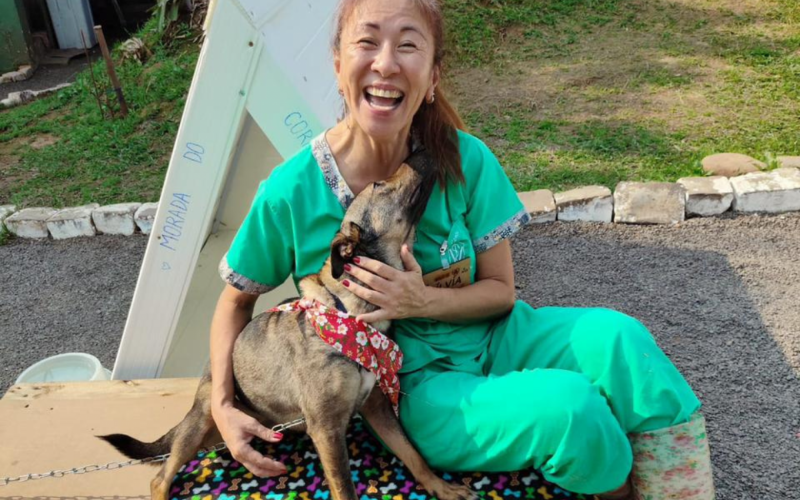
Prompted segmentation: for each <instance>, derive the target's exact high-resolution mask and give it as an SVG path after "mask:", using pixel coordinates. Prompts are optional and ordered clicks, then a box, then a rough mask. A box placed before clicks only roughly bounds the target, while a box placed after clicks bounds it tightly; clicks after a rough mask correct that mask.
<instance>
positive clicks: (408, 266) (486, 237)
mask: <svg viewBox="0 0 800 500" xmlns="http://www.w3.org/2000/svg"><path fill="white" fill-rule="evenodd" d="M443 43H444V37H443V23H442V14H441V6H440V4H439V2H438V1H436V0H343V1H342V3H341V5H340V7H339V11H338V18H337V23H336V26H335V37H334V41H333V54H334V70H335V72H336V77H337V80H338V84H339V90H340V93H341V95H342V97H343V100H344V104H345V109H346V112H345V117H344V119H343V120H342V121H341V122H339V123H338V124H337V125H336V126H334V127H333V128H331V129H330V130H327V131H326V132H324V133H322V134H321V135H320V136H319V137H317V138H316V139H315V140H314V141H313V144H312V145H311V146H309V147H306V148H304V149H303V150H301V151H300V152H299V153H297V154H296V155H295V156H294V157H292V158H290V159H289V160H287V161H286V162H285V163H284V164H283V165H282V166H280V167H278V168H277V169H275V171H274V172H273V173H272V175H271V176H270V177H269V179H267V180H266V181H265V182H263V183H262V185H261V186H260V188H259V191H258V193H257V195H256V198H255V200H254V202H253V206H252V208H251V211H250V213H249V214H248V216H247V218H246V220H245V221H244V223H243V225H242V227H241V229H240V230H239V233H238V234H237V236H236V238H235V240H234V242H233V244H232V245H231V248H230V250H229V252H228V254H227V255H226V257H225V258H224V259H223V261H222V263H221V265H220V269H221V273H222V276H223V278H224V279H225V280H226V281H227V283H228V284H229V285H230V286H227V287H226V289H225V291H224V292H223V294H222V296H221V297H220V300H219V303H218V305H217V309H216V313H215V315H214V320H213V323H212V328H211V368H212V378H213V381H214V385H213V391H212V408H213V412H212V413H213V417H214V420H215V422H216V424H217V426H218V427H219V429H220V431H221V433H222V436H223V438H224V439H225V441H226V442H227V443H228V445H229V447H230V449H231V452H232V453H233V456H234V457H235V458H236V459H237V460H239V461H240V462H242V463H244V464H245V465H246V466H247V467H248V469H250V470H251V471H252V472H254V473H255V474H258V475H262V476H266V475H275V474H279V473H282V472H284V471H285V468H284V467H283V465H282V464H279V463H277V462H275V461H272V460H270V459H268V458H266V457H263V456H261V455H260V454H258V453H257V452H255V450H253V449H252V448H251V447H250V446H249V444H248V443H249V441H250V439H251V438H252V437H253V436H259V437H262V438H265V439H269V438H270V437H271V431H269V430H268V429H266V428H264V427H263V426H261V425H260V424H258V423H257V422H256V421H254V420H252V419H251V418H249V417H247V416H246V415H245V414H243V413H241V412H240V411H238V410H237V409H236V408H235V407H234V405H233V400H234V390H233V374H232V368H231V352H232V349H233V344H234V341H235V339H236V337H237V335H238V334H239V332H240V331H241V330H242V328H243V327H244V325H245V324H246V323H247V322H248V321H249V320H250V318H251V316H252V313H253V306H254V303H255V299H256V297H257V296H258V294H261V293H264V292H267V291H269V290H270V289H272V288H274V287H275V286H277V285H279V284H281V283H282V282H283V281H284V280H285V279H286V278H287V277H288V276H289V275H294V276H295V277H297V278H300V277H303V276H305V275H308V274H312V273H316V272H319V270H320V269H321V267H322V265H323V263H324V261H325V259H326V257H327V256H328V255H329V249H330V241H331V240H332V238H333V235H334V234H335V233H336V231H337V230H338V228H339V226H340V224H341V221H342V218H343V216H344V213H345V210H346V208H347V206H348V205H349V203H350V202H351V201H352V200H353V198H354V197H355V195H357V194H358V193H359V192H360V191H361V190H362V189H364V187H365V186H367V185H369V184H370V183H373V182H377V181H382V180H385V179H387V178H389V177H390V176H391V175H392V174H393V173H394V172H395V170H396V169H397V168H399V166H400V165H401V163H402V162H403V160H404V159H405V158H406V157H407V156H408V155H409V154H410V152H411V151H413V150H414V149H415V148H417V147H424V148H426V149H427V151H429V152H430V153H431V154H432V156H433V158H434V160H435V161H436V163H437V165H438V169H439V170H438V181H437V184H438V185H437V187H436V189H435V190H434V193H433V195H432V197H431V199H430V202H429V203H428V205H427V208H426V210H425V213H424V215H423V218H422V221H421V222H420V224H419V227H418V229H417V240H416V242H415V244H414V246H413V253H412V252H411V251H410V250H409V249H408V247H404V249H403V254H402V255H403V259H404V263H405V271H398V270H396V269H394V268H391V267H389V266H386V265H384V264H381V263H379V262H377V261H374V260H371V259H368V258H361V259H356V260H355V261H354V262H353V263H352V265H349V266H347V268H346V271H347V273H348V276H345V278H348V277H349V278H351V279H349V280H347V281H345V282H344V283H345V285H346V286H348V287H349V288H350V289H351V290H352V291H353V292H354V293H355V294H356V295H358V296H360V297H361V298H363V299H365V300H368V301H370V302H372V303H373V304H375V305H377V306H378V307H379V309H378V310H376V311H375V312H374V313H370V314H367V315H365V316H364V317H362V318H360V319H361V320H363V321H366V322H375V321H379V320H383V319H392V320H395V321H394V325H395V337H396V340H397V342H398V344H399V345H400V347H401V348H402V350H403V351H404V354H405V366H404V367H403V369H402V372H401V373H402V378H401V384H402V388H403V391H404V392H405V393H407V394H408V395H407V396H405V397H404V398H403V399H402V400H401V410H400V418H401V422H402V424H403V426H404V428H405V430H406V432H407V433H408V435H409V437H410V439H411V440H412V441H413V443H414V444H415V445H416V447H417V449H418V450H419V451H420V453H421V454H422V455H424V457H425V458H426V459H427V460H428V462H429V463H430V464H431V466H433V467H436V468H439V469H442V470H453V471H455V470H461V471H463V470H477V471H513V470H519V469H524V468H527V467H531V466H532V467H535V468H537V469H540V470H541V471H542V474H543V475H544V477H545V478H546V479H547V480H549V481H551V482H553V483H555V484H557V485H559V486H560V487H562V488H563V489H566V490H570V491H573V492H576V493H585V494H601V495H603V496H604V497H605V498H628V497H630V496H631V495H632V494H633V492H632V491H631V490H632V489H633V490H635V493H636V494H637V495H638V498H657V499H664V498H682V499H697V500H700V499H702V500H708V499H712V498H713V497H714V488H713V483H712V477H711V465H710V462H709V452H708V445H707V440H706V438H705V429H704V420H703V418H702V416H701V415H700V414H699V413H698V410H699V408H700V402H699V401H698V399H697V398H696V397H695V395H694V393H693V392H692V390H691V388H690V387H689V386H688V384H687V383H686V381H685V380H684V378H683V377H682V376H681V374H680V373H679V372H678V370H677V369H676V368H675V366H673V364H672V363H671V362H670V361H669V359H667V357H666V356H665V355H664V353H663V352H662V351H661V350H660V349H659V347H658V346H657V345H656V343H655V341H654V340H653V337H652V336H651V335H650V333H649V332H648V331H647V330H646V329H645V327H644V326H643V325H642V324H641V323H640V322H639V321H637V320H635V319H633V318H631V317H629V316H625V315H623V314H621V313H618V312H615V311H612V310H607V309H581V308H559V307H545V308H541V309H534V308H532V307H530V306H529V305H527V304H525V303H524V302H521V301H515V297H514V272H513V267H512V260H511V250H510V245H509V238H510V237H511V236H512V235H514V234H515V233H516V232H517V231H519V230H520V228H521V227H522V226H523V225H524V224H525V223H526V222H527V221H528V215H527V213H526V212H525V210H524V208H523V206H522V204H521V203H520V201H519V199H518V198H517V195H516V193H515V191H514V189H513V188H512V186H511V183H510V182H509V180H508V178H507V177H506V175H505V173H504V172H503V169H502V168H501V166H500V165H499V163H498V161H497V159H496V158H495V156H494V155H493V154H492V152H491V151H489V149H488V148H487V147H486V146H485V145H484V144H483V143H482V142H481V141H480V140H479V139H477V138H475V137H473V136H471V135H469V134H467V133H466V132H464V126H463V123H462V121H461V119H460V118H459V116H458V114H457V113H456V112H455V110H454V109H453V108H452V107H451V106H450V105H449V104H448V103H447V100H446V99H445V97H444V95H443V94H442V91H441V90H439V88H438V84H439V81H440V78H441V71H442V56H443V53H444V47H443ZM353 278H355V279H353ZM355 281H358V282H359V283H362V284H363V285H360V284H357V283H355ZM631 473H633V474H632V476H633V481H632V483H633V488H632V487H631V481H630V480H629V477H630V476H631Z"/></svg>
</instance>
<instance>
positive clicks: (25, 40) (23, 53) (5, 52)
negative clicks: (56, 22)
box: [0, 0, 31, 73]
mask: <svg viewBox="0 0 800 500" xmlns="http://www.w3.org/2000/svg"><path fill="white" fill-rule="evenodd" d="M30 36H31V35H30V30H29V29H28V21H27V18H26V16H25V7H24V5H23V2H22V0H0V73H6V72H8V71H14V70H16V69H17V68H18V67H19V66H21V65H23V64H30V62H31V60H30V55H29V53H28V47H29V46H30Z"/></svg>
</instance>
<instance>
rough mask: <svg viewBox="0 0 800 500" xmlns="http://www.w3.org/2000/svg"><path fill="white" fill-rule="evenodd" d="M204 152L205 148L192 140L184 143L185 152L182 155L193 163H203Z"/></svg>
mask: <svg viewBox="0 0 800 500" xmlns="http://www.w3.org/2000/svg"><path fill="white" fill-rule="evenodd" d="M205 153H206V148H204V147H203V146H201V145H199V144H196V143H194V142H187V143H186V152H185V153H183V157H184V158H185V159H187V160H189V161H193V162H195V163H203V155H204V154H205Z"/></svg>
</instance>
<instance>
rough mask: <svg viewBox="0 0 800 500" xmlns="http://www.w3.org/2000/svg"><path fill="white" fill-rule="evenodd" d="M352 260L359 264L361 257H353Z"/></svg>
mask: <svg viewBox="0 0 800 500" xmlns="http://www.w3.org/2000/svg"><path fill="white" fill-rule="evenodd" d="M353 262H355V263H356V264H361V259H359V258H358V257H353Z"/></svg>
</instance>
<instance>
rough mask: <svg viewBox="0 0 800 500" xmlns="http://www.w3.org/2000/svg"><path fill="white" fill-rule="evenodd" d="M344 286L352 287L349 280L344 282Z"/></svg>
mask: <svg viewBox="0 0 800 500" xmlns="http://www.w3.org/2000/svg"><path fill="white" fill-rule="evenodd" d="M342 285H344V286H350V281H348V280H344V281H342Z"/></svg>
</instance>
